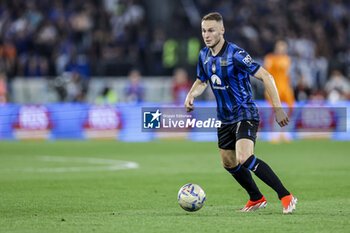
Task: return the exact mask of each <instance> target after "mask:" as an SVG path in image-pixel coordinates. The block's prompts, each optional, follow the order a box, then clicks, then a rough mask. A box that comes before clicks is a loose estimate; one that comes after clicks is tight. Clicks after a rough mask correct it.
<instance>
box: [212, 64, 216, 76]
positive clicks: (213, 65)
mask: <svg viewBox="0 0 350 233" xmlns="http://www.w3.org/2000/svg"><path fill="white" fill-rule="evenodd" d="M211 71H213V73H214V74H215V73H216V65H215V63H213V64H212V65H211Z"/></svg>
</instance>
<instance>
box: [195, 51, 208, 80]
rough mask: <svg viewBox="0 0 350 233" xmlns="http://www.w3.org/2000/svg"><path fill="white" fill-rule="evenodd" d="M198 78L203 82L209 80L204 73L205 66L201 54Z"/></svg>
mask: <svg viewBox="0 0 350 233" xmlns="http://www.w3.org/2000/svg"><path fill="white" fill-rule="evenodd" d="M197 78H198V79H200V80H201V81H202V82H206V81H207V80H208V77H207V75H206V74H205V72H204V66H203V61H202V58H201V54H199V59H198V64H197Z"/></svg>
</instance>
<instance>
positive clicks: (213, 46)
mask: <svg viewBox="0 0 350 233" xmlns="http://www.w3.org/2000/svg"><path fill="white" fill-rule="evenodd" d="M220 41H221V38H219V40H218V41H217V42H216V43H215V44H214V45H212V46H209V48H211V49H214V48H215V46H217V45H218V44H219V43H220Z"/></svg>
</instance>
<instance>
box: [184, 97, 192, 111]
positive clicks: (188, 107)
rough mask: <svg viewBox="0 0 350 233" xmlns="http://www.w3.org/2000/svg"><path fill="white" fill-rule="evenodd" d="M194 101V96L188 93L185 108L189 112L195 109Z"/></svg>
mask: <svg viewBox="0 0 350 233" xmlns="http://www.w3.org/2000/svg"><path fill="white" fill-rule="evenodd" d="M193 101H194V98H193V96H192V95H187V97H186V100H185V108H186V111H187V112H191V111H192V110H193V109H194V106H193Z"/></svg>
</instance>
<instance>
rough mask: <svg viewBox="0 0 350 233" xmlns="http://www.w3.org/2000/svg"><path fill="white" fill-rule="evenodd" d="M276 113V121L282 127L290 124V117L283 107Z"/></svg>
mask: <svg viewBox="0 0 350 233" xmlns="http://www.w3.org/2000/svg"><path fill="white" fill-rule="evenodd" d="M275 114H276V121H277V123H278V124H279V125H280V126H281V127H283V126H286V125H288V123H289V118H288V116H287V114H286V113H285V111H284V110H283V109H282V108H278V109H277V110H276V112H275Z"/></svg>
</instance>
